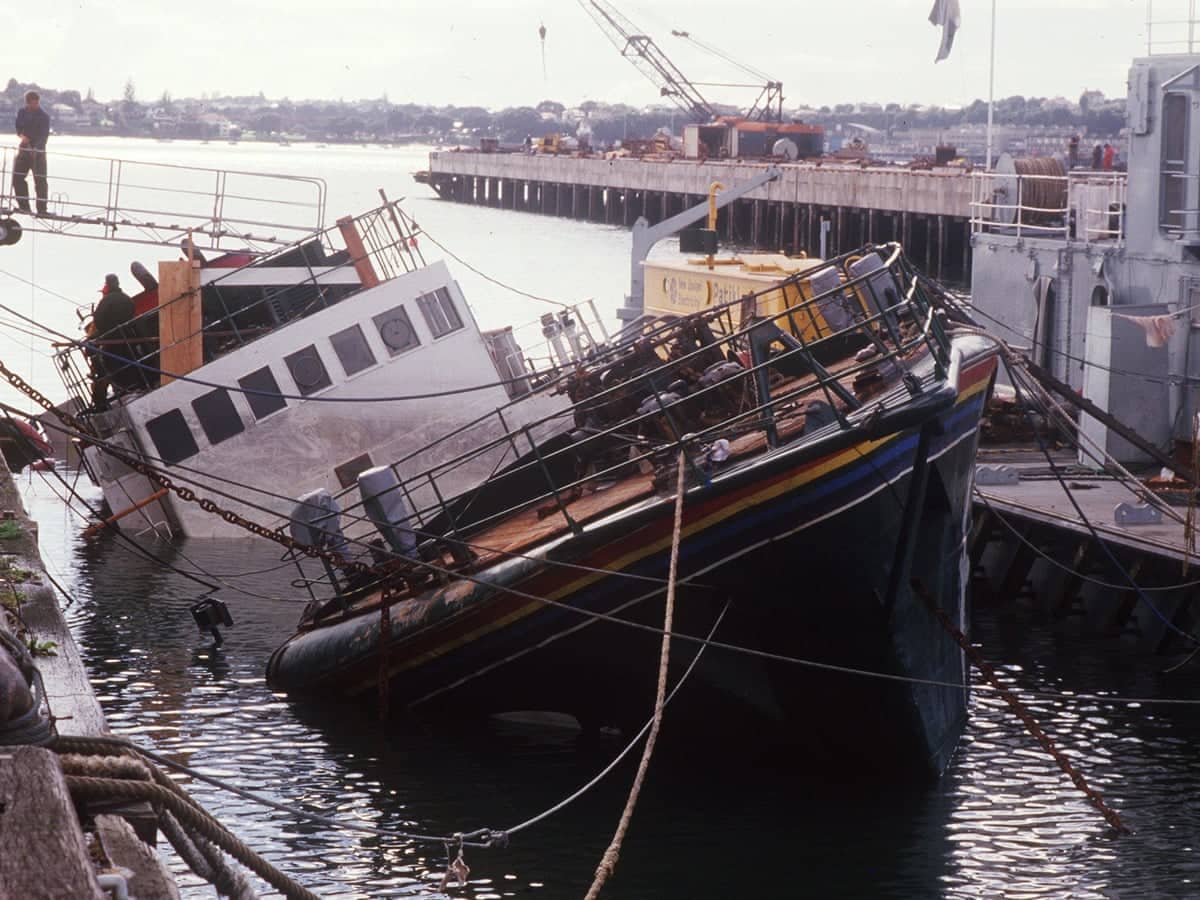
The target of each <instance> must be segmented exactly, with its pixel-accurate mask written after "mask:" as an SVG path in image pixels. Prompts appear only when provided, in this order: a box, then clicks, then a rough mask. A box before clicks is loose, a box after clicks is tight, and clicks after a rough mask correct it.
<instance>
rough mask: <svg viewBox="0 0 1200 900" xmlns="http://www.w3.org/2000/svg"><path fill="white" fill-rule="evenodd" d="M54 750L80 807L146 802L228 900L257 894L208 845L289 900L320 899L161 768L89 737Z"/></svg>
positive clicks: (58, 743)
mask: <svg viewBox="0 0 1200 900" xmlns="http://www.w3.org/2000/svg"><path fill="white" fill-rule="evenodd" d="M54 749H56V750H58V751H59V753H60V758H61V761H62V766H63V773H64V777H65V780H66V783H67V788H68V790H70V792H71V795H72V797H73V798H74V799H75V800H76V801H80V802H88V801H92V802H106V801H113V800H117V801H122V802H129V801H136V802H147V803H150V804H152V805H153V806H154V807H155V810H156V811H157V812H158V814H159V817H160V820H161V819H162V817H163V814H164V813H166V814H169V815H170V816H171V817H172V818H173V819H174V820H176V824H178V825H180V826H181V828H180V829H179V831H183V832H184V833H185V837H186V838H187V840H188V842H189V843H183V842H180V844H179V845H176V843H175V840H174V839H173V837H172V835H173V834H175V833H176V829H173V828H172V827H171V826H170V824H168V825H167V826H166V827H164V829H163V832H164V834H166V835H167V838H168V840H170V841H171V843H172V846H176V849H177V850H178V851H179V852H180V856H181V857H182V858H183V859H184V861H185V862H187V863H188V865H189V866H192V870H193V871H195V872H196V874H197V875H200V876H201V877H202V878H206V880H208V881H211V882H212V883H214V884H216V885H218V887H219V889H221V890H222V893H224V894H225V895H226V896H232V897H236V898H247V897H252V896H253V891H252V890H250V888H249V885H247V884H246V883H245V880H244V879H243V878H242V877H241V876H240V873H237V872H234V871H231V870H230V869H229V867H228V866H226V864H225V861H224V860H223V859H222V858H221V857H220V855H219V854H218V853H216V852H215V850H213V848H212V847H209V846H206V845H207V844H212V845H215V847H218V848H220V849H221V850H223V851H225V852H226V853H228V854H229V855H230V856H232V857H233V858H234V859H236V860H237V861H238V862H240V863H241V864H242V865H244V866H245V867H246V868H248V869H249V870H250V871H252V872H253V873H254V874H255V875H257V876H258V877H260V878H261V879H263V881H265V882H267V884H269V885H271V887H273V888H275V890H277V891H279V892H280V893H281V894H283V895H284V896H285V897H287V898H289V900H291V898H297V900H318V895H317V894H314V893H313V892H312V891H310V890H308V888H306V887H304V886H303V885H301V884H300V883H298V882H297V881H295V880H293V879H292V878H290V877H289V876H288V875H286V874H284V873H283V872H281V871H279V869H277V868H275V866H273V865H272V864H271V863H269V862H267V860H265V859H263V858H262V857H261V856H259V855H258V854H257V853H256V852H255V851H254V850H252V849H251V848H250V847H248V846H247V845H246V844H245V843H243V842H242V841H241V839H240V838H238V837H237V836H236V835H234V834H233V833H232V832H231V831H229V830H228V829H227V828H226V827H225V826H224V825H222V824H221V823H220V822H219V821H217V820H216V819H215V818H214V817H213V816H212V815H211V814H210V813H209V812H207V811H206V810H205V809H204V808H203V807H201V806H200V805H199V804H198V803H196V801H195V800H193V799H192V798H191V797H190V796H189V795H188V793H187V792H186V791H184V790H183V788H181V787H180V786H179V785H177V784H176V783H175V782H174V781H172V780H171V779H170V778H168V777H167V776H166V775H164V774H163V773H162V772H160V771H159V770H158V769H157V768H155V767H153V766H148V765H146V764H144V763H143V762H142V761H141V760H140V759H137V758H135V757H131V756H128V755H123V754H127V753H129V752H130V751H127V750H121V749H120V748H116V749H117V751H118V752H117V753H115V754H113V750H114V747H113V746H111V745H107V744H97V743H96V742H94V741H89V740H88V739H87V738H86V737H80V738H76V737H66V736H60V737H58V738H57V739H56V740H55V742H54ZM72 751H78V752H80V753H101V754H113V755H103V756H101V757H100V758H98V759H97V758H89V757H82V756H77V755H75V753H73V752H72ZM72 773H83V774H72ZM98 773H103V775H100V774H98ZM189 844H190V846H189ZM193 850H194V851H195V852H192V851H193ZM197 856H200V857H203V859H204V861H205V862H206V863H207V864H208V865H207V868H204V867H201V868H197V867H195V866H194V865H193V863H195V862H197V861H198V860H197ZM206 876H211V877H206Z"/></svg>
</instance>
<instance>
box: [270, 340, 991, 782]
mask: <svg viewBox="0 0 1200 900" xmlns="http://www.w3.org/2000/svg"><path fill="white" fill-rule="evenodd" d="M974 351H975V353H976V354H977V355H976V356H975V357H973V358H971V359H968V361H967V362H966V363H965V364H964V367H963V369H962V370H961V372H960V375H959V381H958V385H957V391H956V392H955V391H954V390H953V387H951V394H950V396H949V397H948V398H946V400H945V402H939V403H937V404H935V403H934V401H935V400H936V398H929V401H930V402H929V403H928V404H927V405H926V407H925V412H924V413H922V412H921V409H920V407H921V404H920V403H914V407H917V408H914V409H912V410H909V411H908V412H909V413H910V417H909V419H908V420H906V421H904V422H903V423H902V424H900V425H899V426H898V427H897V428H896V430H890V431H888V432H887V433H883V434H880V433H874V434H870V435H865V434H862V433H856V434H850V435H846V434H841V435H835V436H834V437H835V438H836V441H819V442H815V443H813V442H810V443H804V442H799V445H796V446H785V447H783V448H781V449H779V450H777V451H774V452H772V453H769V454H766V455H765V456H763V457H760V458H758V459H756V460H753V461H752V462H749V463H747V464H744V465H740V466H735V467H733V468H731V469H730V470H729V471H727V472H723V473H720V474H718V475H714V476H713V478H712V480H711V482H710V483H708V484H706V485H697V486H696V487H694V488H692V489H689V492H688V495H687V500H686V503H685V507H684V524H683V533H682V542H681V546H680V560H679V573H680V580H681V587H680V592H679V599H678V602H677V606H676V626H675V631H676V633H677V635H678V636H679V637H677V639H676V640H675V641H674V643H673V646H672V682H675V681H677V680H678V679H679V677H680V676H681V674H682V673H683V671H684V670H685V668H686V667H687V665H688V664H689V663H690V662H691V661H692V660H693V659H694V657H695V655H696V653H697V652H698V649H699V647H700V642H699V641H697V640H694V639H692V638H704V637H705V636H706V635H708V634H709V633H710V632H711V633H712V640H713V641H715V642H720V643H722V644H729V645H734V646H737V647H745V648H750V649H751V650H753V651H755V653H754V654H747V653H741V652H737V651H736V650H731V649H727V648H721V647H710V648H708V649H707V650H705V652H704V655H703V658H702V659H701V660H700V662H699V664H698V665H697V667H696V669H695V671H694V672H693V673H692V675H691V676H690V678H689V680H688V683H687V684H686V685H685V686H684V689H683V690H682V691H681V692H680V693H679V695H678V696H677V697H676V699H675V700H674V701H673V702H672V706H671V708H670V710H669V711H668V713H667V724H666V733H667V734H668V735H674V736H676V737H683V736H684V735H685V734H686V735H688V736H691V735H693V734H697V735H702V736H704V737H705V738H708V739H711V738H713V737H715V736H721V735H725V736H735V737H738V736H740V738H741V739H742V740H744V739H745V736H746V735H747V734H752V735H753V739H754V743H755V745H756V746H759V745H764V744H766V743H769V742H771V741H772V740H774V739H778V740H780V741H782V742H785V743H787V744H789V745H791V746H796V747H800V748H802V749H804V750H806V751H808V752H809V753H810V754H811V755H813V756H815V757H817V758H824V759H828V760H836V761H841V762H847V761H850V760H854V759H865V760H869V762H870V765H871V768H872V770H880V769H896V770H899V771H902V772H907V773H916V772H919V773H925V774H934V775H936V774H938V773H940V772H941V771H942V770H943V769H944V767H945V765H946V764H947V762H948V761H949V759H950V756H951V754H952V753H953V750H954V747H955V744H956V743H957V740H958V737H959V735H960V733H961V730H962V727H963V724H964V721H965V716H966V701H967V688H966V680H967V679H966V666H965V662H964V659H963V657H962V654H961V652H960V650H959V649H958V647H957V645H956V644H955V643H954V641H953V640H952V639H951V638H950V636H949V635H947V634H946V633H945V632H944V630H943V629H942V628H941V626H939V625H938V623H937V621H936V620H935V618H934V617H933V616H932V615H931V614H930V612H929V611H928V610H927V609H926V608H925V606H924V603H923V601H922V600H921V599H920V598H918V597H916V596H915V595H914V594H913V593H912V591H911V590H910V589H909V587H908V580H909V578H915V579H919V580H920V581H921V582H922V583H923V584H924V585H925V587H926V588H927V589H928V591H929V593H931V594H932V595H933V596H934V597H935V598H936V600H937V602H938V603H939V604H940V605H941V606H942V608H943V609H944V610H945V611H946V612H947V613H948V614H949V615H950V618H951V619H952V620H953V621H954V622H955V623H956V624H957V625H958V626H959V627H960V628H963V629H964V630H965V629H966V620H967V616H966V609H965V599H964V597H965V595H964V590H963V589H964V583H965V573H964V571H963V563H962V560H963V545H964V541H963V535H964V527H965V520H966V519H965V517H966V513H967V510H968V508H969V501H970V496H969V493H970V487H971V483H972V472H973V458H974V452H975V446H976V436H977V429H978V424H979V419H980V415H981V413H982V409H983V405H984V402H985V400H986V396H987V388H988V385H989V384H990V380H991V378H992V376H993V373H994V369H995V361H994V358H993V357H992V356H991V355H989V354H988V353H987V352H986V351H983V350H981V349H980V348H979V347H978V346H975V347H974ZM922 457H923V458H924V459H926V460H927V461H928V464H927V466H925V467H922V465H921V463H920V459H921V458H922ZM914 473H916V477H914ZM922 473H924V474H923V476H922ZM914 482H915V483H916V487H917V490H913V487H914ZM673 509H674V499H673V497H670V496H661V495H660V496H656V497H654V498H651V499H649V500H645V501H642V502H640V503H637V504H635V505H633V506H632V507H630V508H627V509H625V510H622V511H620V512H618V513H615V514H612V515H610V516H608V517H607V518H604V519H601V520H599V521H597V522H593V523H589V524H588V525H587V526H586V527H585V528H584V529H583V530H582V533H581V534H579V535H576V536H566V537H563V538H561V539H559V540H556V541H554V542H552V543H550V544H548V545H544V546H542V547H539V548H537V550H536V551H534V552H533V553H532V554H530V555H529V556H528V557H524V558H521V557H518V558H511V559H508V560H507V561H505V562H503V563H500V564H499V565H495V566H492V567H491V568H489V569H485V570H483V571H481V572H479V573H477V575H476V576H474V577H473V580H465V579H464V580H458V581H455V582H452V583H451V584H450V585H448V586H446V587H443V588H441V589H438V590H435V591H431V592H429V593H427V594H425V595H422V596H420V597H417V598H415V599H413V600H410V601H407V602H405V603H402V604H398V605H396V606H395V607H393V608H391V609H390V610H388V611H387V612H386V615H384V616H381V614H380V612H379V611H378V610H377V611H375V612H374V614H369V615H361V616H358V617H354V618H350V619H347V620H345V621H342V622H337V623H334V624H326V625H322V626H320V627H317V628H313V629H311V630H307V631H302V632H300V633H299V634H297V635H295V636H294V637H293V638H292V639H291V640H289V641H288V643H286V644H285V645H284V646H283V647H281V648H280V649H279V650H278V651H276V653H275V654H274V656H273V657H272V659H271V662H270V664H269V668H268V678H269V680H270V683H271V684H272V686H273V687H275V688H276V689H280V690H286V691H292V692H298V693H300V692H337V693H343V694H352V695H353V694H363V695H373V694H374V693H375V692H376V691H377V690H378V688H379V684H380V679H381V677H382V676H383V673H387V678H388V681H389V702H390V703H391V704H392V705H393V706H395V705H398V704H403V705H404V706H406V707H408V708H411V709H414V710H416V711H419V712H430V713H433V712H436V711H438V710H439V709H442V710H449V711H453V713H454V714H455V715H462V714H464V713H468V712H470V713H496V712H503V711H511V710H528V709H551V710H556V711H559V712H565V713H569V714H572V715H574V716H576V717H577V718H578V719H579V720H580V721H581V722H582V723H584V724H585V725H588V726H604V725H612V726H617V727H620V728H622V729H623V730H625V731H634V730H636V729H637V728H638V727H640V726H641V725H642V724H643V723H644V722H645V721H646V719H647V718H648V717H649V716H650V714H651V711H652V707H653V698H654V683H655V677H656V673H657V667H658V648H659V642H660V636H659V634H658V633H657V630H658V629H659V628H661V625H662V616H663V591H662V589H661V586H659V585H656V584H654V583H653V582H650V581H645V580H642V581H638V580H634V579H631V578H628V577H624V576H627V575H640V576H648V577H650V578H657V579H663V578H665V577H666V574H667V569H668V561H669V555H670V546H671V529H672V515H673ZM898 547H903V548H905V550H904V552H898V550H897V548H898ZM897 560H899V561H900V567H899V570H898V572H897V575H896V576H895V577H893V569H894V568H896V567H895V565H894V564H895V563H896V562H897ZM562 562H567V563H574V564H577V565H578V566H582V567H589V568H588V569H583V568H567V567H564V566H561V565H555V564H554V563H562ZM610 573H615V574H610ZM538 598H544V599H538ZM547 600H548V601H552V602H549V603H548V602H545V601H547ZM595 613H601V614H604V615H608V616H614V617H617V618H619V619H622V620H626V621H627V622H631V623H634V624H635V625H640V626H642V627H641V628H640V629H639V628H636V627H630V625H629V624H620V623H617V622H614V621H607V620H603V619H597V618H595V617H594V615H589V614H595ZM384 621H386V623H387V639H386V641H384V642H383V646H382V652H381V642H380V635H381V625H382V623H383V622H384ZM685 635H686V636H688V638H685V637H683V636H685ZM800 660H803V661H804V662H800ZM831 666H832V667H840V668H839V669H836V670H835V669H832V668H828V667H831ZM847 668H849V669H857V670H863V671H865V672H870V673H884V674H886V675H890V676H899V677H893V678H878V677H870V676H868V675H863V674H854V673H850V672H846V671H845V669H847ZM920 682H940V683H941V684H928V683H920ZM746 728H754V729H756V730H754V731H752V732H747V731H745V729H746Z"/></svg>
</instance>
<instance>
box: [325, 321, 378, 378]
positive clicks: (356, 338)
mask: <svg viewBox="0 0 1200 900" xmlns="http://www.w3.org/2000/svg"><path fill="white" fill-rule="evenodd" d="M329 343H331V344H333V352H334V353H336V354H337V357H338V360H339V361H340V362H341V364H342V368H343V369H345V370H346V374H347V375H353V374H354V373H355V372H361V371H362V370H363V369H369V368H370V367H371V366H373V365H375V354H374V353H372V352H371V347H370V345H369V344H368V343H367V339H366V338H365V337H363V333H362V329H361V328H359V327H358V326H357V325H351V326H350V327H349V328H347V329H345V330H343V331H339V332H338V333H337V334H332V335H330V336H329Z"/></svg>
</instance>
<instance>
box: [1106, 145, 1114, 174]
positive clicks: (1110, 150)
mask: <svg viewBox="0 0 1200 900" xmlns="http://www.w3.org/2000/svg"><path fill="white" fill-rule="evenodd" d="M1116 152H1117V151H1116V148H1115V147H1113V145H1112V144H1105V145H1104V163H1103V166H1104V170H1105V171H1106V172H1109V171H1112V167H1113V156H1114V155H1115V154H1116Z"/></svg>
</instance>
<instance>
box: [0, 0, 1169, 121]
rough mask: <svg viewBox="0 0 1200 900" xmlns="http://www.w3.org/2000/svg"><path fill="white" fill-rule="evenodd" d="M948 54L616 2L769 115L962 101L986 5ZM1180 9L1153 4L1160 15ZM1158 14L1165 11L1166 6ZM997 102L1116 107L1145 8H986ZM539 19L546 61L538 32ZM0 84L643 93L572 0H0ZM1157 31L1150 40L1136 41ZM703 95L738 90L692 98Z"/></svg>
mask: <svg viewBox="0 0 1200 900" xmlns="http://www.w3.org/2000/svg"><path fill="white" fill-rule="evenodd" d="M960 3H961V8H962V27H961V29H960V30H959V32H958V35H957V37H956V40H955V44H954V49H953V51H952V53H951V54H950V58H949V59H948V60H946V61H944V62H941V63H937V64H935V63H934V56H935V55H936V51H937V47H938V42H939V39H940V37H939V35H940V32H939V30H938V29H937V28H935V27H934V26H932V25H931V24H930V23H929V22H928V20H927V17H928V15H929V11H930V7H931V6H932V0H875V2H870V0H867V2H863V0H859V2H857V3H855V2H850V0H842V2H838V0H773V2H761V0H719V2H717V0H654V2H648V0H619V2H618V3H616V4H615V5H616V6H617V8H618V9H619V10H620V11H621V12H622V13H624V14H625V16H626V17H628V18H629V19H630V20H632V21H633V22H634V23H635V24H636V25H637V26H638V27H639V28H640V29H641V30H643V31H644V32H645V33H648V34H649V35H650V36H652V37H654V38H655V40H656V41H657V42H658V44H659V45H660V46H661V47H662V48H663V50H664V51H665V52H666V53H667V54H668V55H669V56H670V57H671V58H672V59H673V60H674V61H675V63H676V64H677V65H678V66H679V68H680V69H681V70H682V71H683V72H684V73H685V74H687V75H688V77H689V78H691V79H692V80H693V81H730V80H735V81H736V80H739V79H740V77H741V75H740V73H739V72H738V71H737V70H735V69H732V68H730V67H729V66H728V64H727V63H724V62H722V61H720V60H719V59H717V58H715V57H713V56H711V55H708V54H705V53H703V52H701V51H699V50H697V49H696V48H695V47H694V46H692V45H690V44H688V43H687V42H685V41H682V40H680V39H678V38H674V37H672V36H671V34H670V32H671V29H672V28H675V29H686V30H688V31H690V32H691V33H692V34H693V35H695V36H696V37H697V38H700V39H702V40H704V41H705V42H707V43H709V44H712V45H715V46H716V47H718V48H720V49H721V50H722V51H724V52H725V53H727V54H729V55H730V56H732V57H734V58H735V59H738V60H741V61H744V62H746V63H749V64H751V65H752V66H754V67H755V68H757V69H760V70H763V71H764V72H766V73H767V74H768V75H770V76H771V77H773V78H776V79H779V80H781V81H783V83H784V88H785V94H786V96H787V101H786V105H789V106H799V105H813V106H820V105H825V104H828V105H833V104H836V103H853V102H859V101H861V102H881V103H886V102H892V101H895V102H899V103H902V104H907V103H922V104H936V105H942V106H961V105H965V104H967V103H969V102H971V101H972V100H974V99H976V98H984V99H986V97H987V92H988V46H989V36H990V18H991V3H990V2H989V0H960ZM1187 5H1188V4H1187V0H1155V2H1154V11H1155V17H1156V19H1159V20H1165V19H1168V18H1176V19H1179V18H1183V16H1184V15H1185V14H1186V10H1187ZM1176 7H1177V8H1176ZM996 10H997V12H996V36H995V39H996V73H995V92H996V96H997V97H1006V96H1010V95H1013V94H1023V95H1025V96H1047V97H1053V96H1060V95H1061V96H1065V97H1069V98H1072V99H1074V98H1077V97H1078V96H1079V94H1080V93H1081V92H1082V91H1083V90H1085V89H1086V90H1100V91H1103V92H1104V93H1105V94H1107V95H1109V96H1123V95H1124V93H1125V78H1126V73H1127V71H1128V67H1129V61H1130V60H1131V58H1132V57H1134V56H1136V55H1142V54H1144V52H1145V48H1146V14H1147V7H1146V0H996ZM542 24H544V25H545V27H546V40H545V45H544V50H545V65H544V71H543V55H542V44H541V42H540V41H539V38H538V27H539V25H542ZM0 34H3V35H4V51H3V53H0V77H2V78H4V79H5V80H7V79H8V78H16V79H18V80H19V81H21V82H37V83H38V84H41V85H44V86H46V87H52V88H57V89H77V90H79V91H80V92H81V93H85V92H86V91H87V90H88V89H89V88H91V89H92V90H93V91H94V92H95V96H96V97H97V98H98V99H102V100H108V99H114V98H118V97H120V96H121V94H122V91H123V88H124V85H125V83H126V81H127V80H130V79H131V80H132V81H133V83H134V85H135V88H136V93H137V97H138V99H140V100H143V101H153V100H156V99H158V98H159V97H161V96H162V94H163V92H164V91H169V92H170V93H171V95H172V96H174V97H185V96H191V97H199V96H201V95H205V94H257V93H259V92H260V91H261V92H262V93H263V94H264V95H266V96H267V97H270V98H282V97H287V98H290V99H292V100H300V99H339V98H341V99H346V100H351V99H359V98H370V97H381V96H383V95H385V94H386V96H387V97H388V99H389V100H390V101H391V102H393V103H406V102H413V103H421V104H434V105H444V104H454V105H458V106H485V107H488V108H492V109H499V108H503V107H506V106H520V105H534V104H536V103H537V102H539V101H540V100H545V99H551V100H558V101H560V102H563V103H566V104H568V105H574V104H577V103H579V102H582V101H584V100H588V99H591V100H602V101H608V102H623V103H629V104H631V105H634V106H644V105H648V104H652V103H655V102H657V100H658V97H657V93H656V90H655V88H654V87H653V86H652V85H651V84H650V83H649V82H648V81H646V80H645V79H644V77H643V76H642V75H641V74H640V73H638V72H637V71H636V70H635V69H634V67H633V66H632V65H631V64H630V63H629V62H628V61H627V60H624V59H622V58H621V57H620V54H619V53H618V52H617V50H616V49H615V48H614V47H613V45H612V44H610V43H609V42H608V40H607V39H606V38H605V37H604V35H603V34H602V33H601V31H600V29H599V28H598V27H597V25H596V24H595V23H594V22H593V21H592V20H591V18H590V17H589V16H588V15H587V13H586V12H585V11H584V9H583V8H581V6H580V5H579V0H506V2H501V0H439V2H435V3H413V2H411V0H398V2H371V0H344V2H337V0H335V2H332V3H331V2H328V0H321V2H314V0H239V2H229V0H208V2H206V3H202V4H181V3H163V2H162V0H41V2H40V3H38V4H29V3H23V4H22V3H15V2H12V3H4V4H0ZM1155 36H1156V39H1157V38H1159V37H1165V36H1166V28H1165V27H1163V28H1160V29H1156V30H1155ZM704 90H705V94H706V96H708V99H709V100H710V101H712V102H717V103H722V102H728V103H735V104H748V103H749V102H750V101H752V100H753V92H749V91H745V90H741V91H739V90H733V89H713V90H709V89H704Z"/></svg>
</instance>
